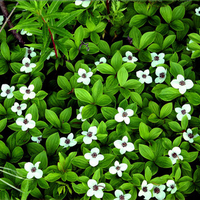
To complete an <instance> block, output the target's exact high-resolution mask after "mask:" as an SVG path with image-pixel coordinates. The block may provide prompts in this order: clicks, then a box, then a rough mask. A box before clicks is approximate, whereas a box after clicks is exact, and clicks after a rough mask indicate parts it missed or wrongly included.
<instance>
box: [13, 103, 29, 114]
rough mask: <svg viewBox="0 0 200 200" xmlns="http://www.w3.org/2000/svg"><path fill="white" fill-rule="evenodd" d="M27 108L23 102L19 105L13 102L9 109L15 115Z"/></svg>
mask: <svg viewBox="0 0 200 200" xmlns="http://www.w3.org/2000/svg"><path fill="white" fill-rule="evenodd" d="M26 108H27V105H26V104H25V103H22V104H20V105H19V103H17V102H15V103H14V105H13V106H12V107H11V110H12V111H13V112H16V113H17V115H19V116H20V115H21V114H22V110H25V109H26Z"/></svg>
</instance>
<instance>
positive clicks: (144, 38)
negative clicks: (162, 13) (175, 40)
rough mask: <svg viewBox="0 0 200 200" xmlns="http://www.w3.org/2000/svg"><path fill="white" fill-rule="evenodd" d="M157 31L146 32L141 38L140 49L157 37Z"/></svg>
mask: <svg viewBox="0 0 200 200" xmlns="http://www.w3.org/2000/svg"><path fill="white" fill-rule="evenodd" d="M155 36H156V33H155V32H154V31H152V32H147V33H144V34H143V35H142V37H141V39H140V46H139V49H144V48H145V47H147V46H148V45H150V44H151V43H152V42H153V41H154V39H155Z"/></svg>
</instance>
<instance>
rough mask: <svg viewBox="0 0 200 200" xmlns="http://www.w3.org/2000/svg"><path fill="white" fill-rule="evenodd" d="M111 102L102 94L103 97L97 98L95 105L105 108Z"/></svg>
mask: <svg viewBox="0 0 200 200" xmlns="http://www.w3.org/2000/svg"><path fill="white" fill-rule="evenodd" d="M111 102H112V99H111V98H110V97H109V96H108V95H106V94H103V95H101V96H99V97H98V98H97V101H96V105H98V106H107V105H109V104H110V103H111Z"/></svg>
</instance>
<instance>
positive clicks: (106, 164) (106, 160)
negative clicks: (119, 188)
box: [98, 154, 115, 168]
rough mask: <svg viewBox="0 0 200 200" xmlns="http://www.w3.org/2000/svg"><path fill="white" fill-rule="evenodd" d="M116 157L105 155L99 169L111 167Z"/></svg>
mask: <svg viewBox="0 0 200 200" xmlns="http://www.w3.org/2000/svg"><path fill="white" fill-rule="evenodd" d="M114 159H115V156H114V155H112V154H104V159H103V160H102V161H101V162H100V163H99V164H98V167H99V168H107V167H109V166H110V164H111V163H112V161H113V160H114Z"/></svg>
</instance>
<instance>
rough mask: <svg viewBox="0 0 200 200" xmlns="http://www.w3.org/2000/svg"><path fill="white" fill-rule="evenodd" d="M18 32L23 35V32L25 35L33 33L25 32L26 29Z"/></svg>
mask: <svg viewBox="0 0 200 200" xmlns="http://www.w3.org/2000/svg"><path fill="white" fill-rule="evenodd" d="M20 34H21V35H25V34H26V35H27V36H31V35H33V34H32V33H29V32H27V31H25V30H24V29H22V30H21V32H20Z"/></svg>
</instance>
